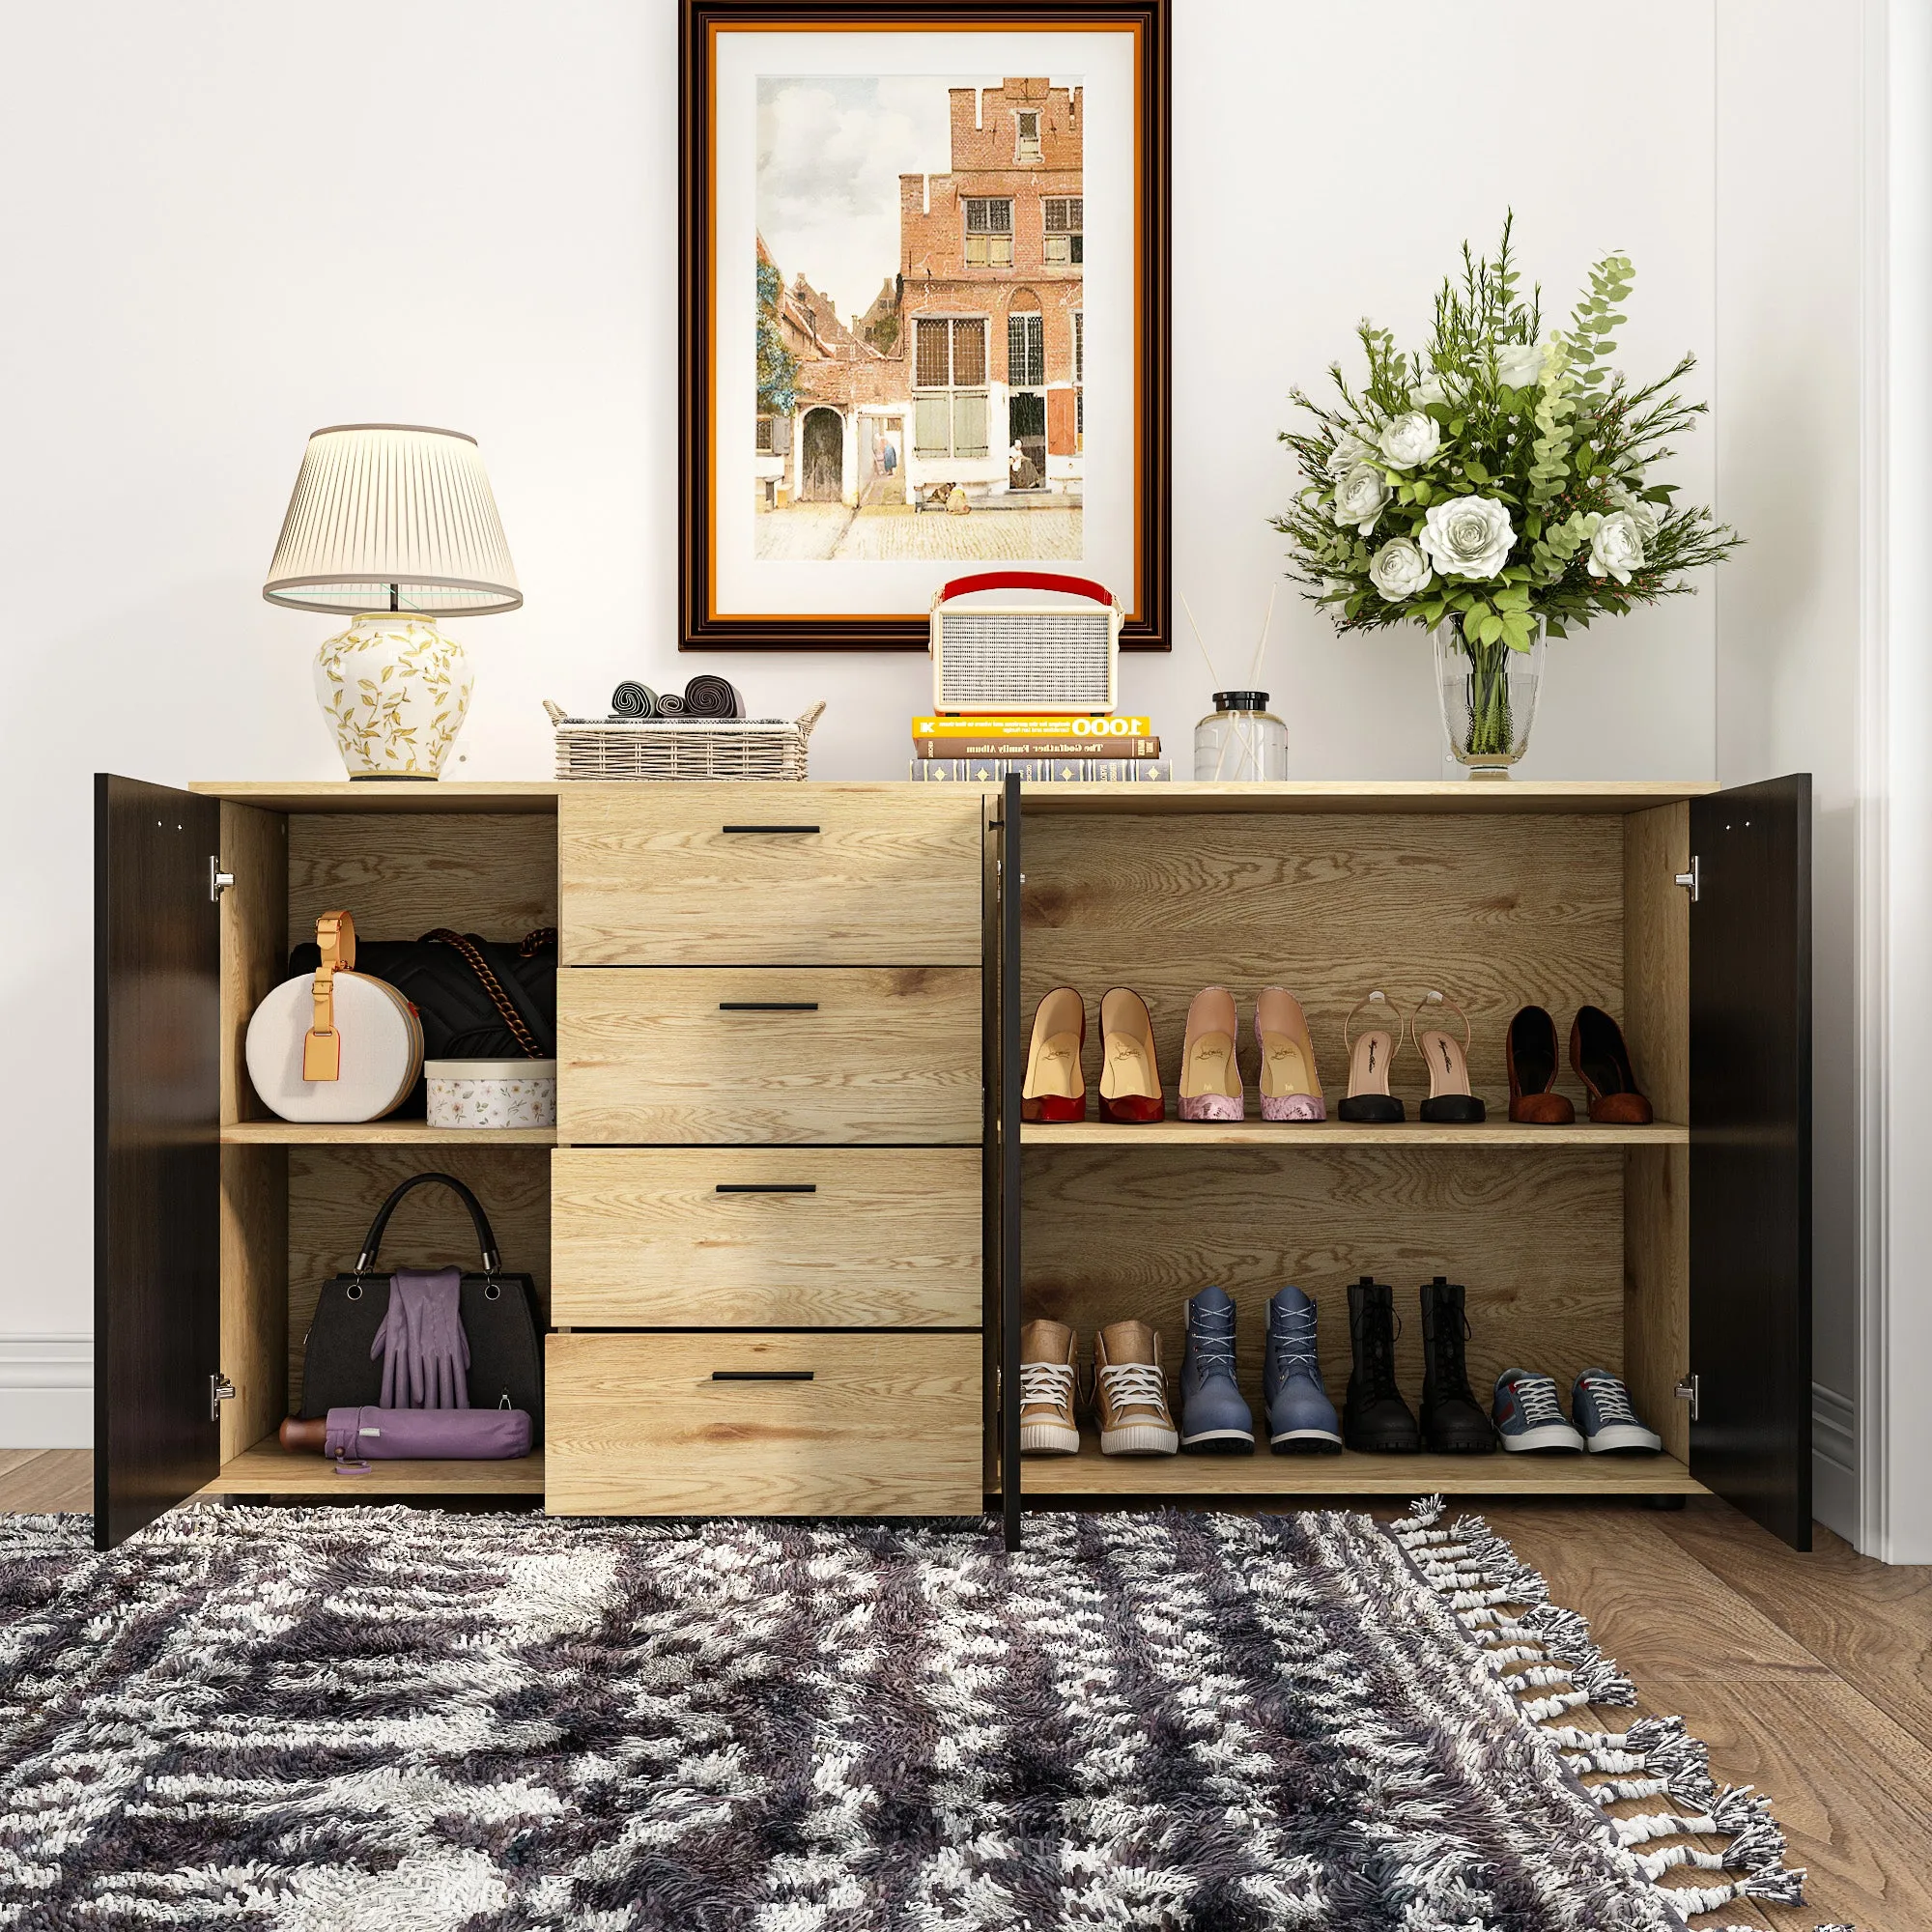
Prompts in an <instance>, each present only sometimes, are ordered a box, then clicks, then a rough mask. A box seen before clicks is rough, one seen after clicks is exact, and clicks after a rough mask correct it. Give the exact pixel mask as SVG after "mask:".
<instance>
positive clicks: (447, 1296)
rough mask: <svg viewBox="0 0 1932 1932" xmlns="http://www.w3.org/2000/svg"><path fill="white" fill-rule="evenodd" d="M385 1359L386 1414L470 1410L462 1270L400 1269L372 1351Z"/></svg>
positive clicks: (391, 1279) (384, 1393)
mask: <svg viewBox="0 0 1932 1932" xmlns="http://www.w3.org/2000/svg"><path fill="white" fill-rule="evenodd" d="M369 1354H370V1358H371V1359H372V1360H373V1359H374V1358H375V1357H376V1356H378V1355H380V1356H381V1357H382V1358H383V1403H382V1406H384V1408H468V1407H469V1337H468V1336H467V1335H466V1334H465V1333H464V1332H463V1272H462V1270H461V1269H460V1268H453V1267H447V1268H398V1269H397V1270H396V1272H395V1273H394V1274H393V1275H391V1276H390V1278H389V1312H388V1314H387V1315H386V1316H385V1317H384V1320H383V1325H382V1327H381V1328H380V1329H379V1330H378V1331H377V1334H376V1339H375V1341H374V1343H373V1344H372V1345H371V1346H370V1350H369Z"/></svg>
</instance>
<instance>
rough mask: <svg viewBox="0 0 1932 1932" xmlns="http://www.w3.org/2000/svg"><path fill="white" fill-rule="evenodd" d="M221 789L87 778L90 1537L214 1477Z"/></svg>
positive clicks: (108, 1534)
mask: <svg viewBox="0 0 1932 1932" xmlns="http://www.w3.org/2000/svg"><path fill="white" fill-rule="evenodd" d="M220 837H221V808H220V806H219V805H218V804H217V803H216V802H215V801H214V800H213V799H206V798H196V797H194V796H192V795H191V794H189V793H187V792H180V791H171V790H169V789H168V788H166V787H165V786H162V785H151V784H142V783H139V782H138V781H134V780H131V779H118V778H112V777H109V776H108V775H107V774H106V773H99V774H97V775H96V778H95V907H94V958H95V1019H94V1025H95V1039H94V1078H95V1095H94V1106H95V1113H94V1135H95V1147H94V1540H95V1544H96V1547H97V1548H101V1549H111V1548H113V1547H114V1546H115V1545H116V1544H118V1543H120V1542H121V1541H122V1540H123V1539H124V1538H126V1537H128V1536H131V1535H132V1534H133V1532H134V1531H135V1530H137V1529H139V1528H140V1527H141V1526H142V1525H143V1524H144V1523H148V1522H152V1521H153V1520H154V1519H155V1518H156V1517H157V1516H159V1515H160V1513H161V1512H162V1511H163V1510H164V1509H167V1508H169V1507H170V1506H171V1505H173V1504H175V1503H178V1502H180V1501H181V1500H182V1499H183V1498H184V1497H185V1496H187V1495H190V1494H192V1493H193V1492H194V1491H196V1490H198V1489H199V1488H200V1487H201V1486H202V1485H203V1484H204V1483H207V1482H209V1481H211V1480H212V1479H213V1476H214V1474H215V1471H216V1467H217V1465H218V1463H219V1459H220V1448H219V1444H220V1431H219V1428H218V1426H217V1425H216V1424H215V1423H214V1422H213V1420H211V1418H210V1409H211V1407H212V1399H211V1396H212V1392H211V1389H210V1378H211V1377H212V1376H213V1375H214V1374H215V1373H216V1372H217V1371H218V1369H219V1366H220V1361H219V1352H220V1335H221V1328H220V1322H221V1302H220V1294H221V1241H220V1220H219V1215H220V1189H221V1167H220V1160H221V1154H220V1148H219V1145H218V1133H219V1122H220V1106H221V1084H220V1050H219V1040H220V1009H221V927H220V909H219V907H218V906H217V905H216V904H215V901H214V897H213V889H212V882H211V867H210V863H209V862H210V860H211V858H212V857H213V855H214V854H215V853H217V852H218V851H219V850H220Z"/></svg>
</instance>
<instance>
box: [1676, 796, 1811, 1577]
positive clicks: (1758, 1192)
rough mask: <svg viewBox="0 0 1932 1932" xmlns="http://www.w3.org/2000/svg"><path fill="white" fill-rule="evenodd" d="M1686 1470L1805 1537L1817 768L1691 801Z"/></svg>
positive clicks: (1792, 1540) (1780, 1528)
mask: <svg viewBox="0 0 1932 1932" xmlns="http://www.w3.org/2000/svg"><path fill="white" fill-rule="evenodd" d="M1690 850H1691V853H1692V854H1693V857H1692V860H1691V868H1692V874H1693V878H1694V886H1693V893H1694V900H1693V903H1692V905H1691V908H1690V1371H1691V1377H1692V1382H1691V1386H1692V1388H1693V1389H1694V1391H1695V1402H1694V1405H1693V1408H1692V1421H1691V1425H1690V1473H1691V1474H1692V1475H1693V1476H1695V1477H1696V1478H1697V1480H1698V1481H1699V1482H1701V1483H1703V1484H1704V1485H1706V1486H1707V1487H1708V1488H1710V1489H1712V1490H1715V1491H1716V1492H1718V1494H1719V1495H1720V1496H1722V1497H1724V1498H1725V1499H1726V1500H1727V1501H1729V1502H1732V1503H1735V1504H1736V1505H1737V1507H1738V1508H1739V1509H1741V1510H1743V1511H1744V1512H1745V1513H1746V1515H1747V1516H1752V1517H1755V1518H1756V1519H1757V1520H1758V1521H1759V1522H1761V1523H1763V1524H1764V1526H1765V1527H1766V1528H1767V1529H1769V1530H1771V1531H1773V1532H1774V1533H1775V1534H1776V1535H1777V1536H1781V1537H1782V1538H1783V1539H1784V1541H1785V1542H1786V1543H1788V1544H1790V1545H1791V1547H1792V1548H1794V1549H1808V1548H1810V1547H1811V780H1810V776H1809V774H1808V773H1807V774H1800V775H1799V776H1797V777H1795V778H1785V779H1772V780H1768V781H1765V782H1764V783H1762V784H1752V785H1740V786H1738V787H1737V788H1735V789H1734V790H1731V791H1721V792H1718V793H1715V794H1714V795H1712V796H1711V797H1708V798H1700V799H1695V800H1693V801H1692V802H1691V806H1690Z"/></svg>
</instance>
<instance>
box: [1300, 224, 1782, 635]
mask: <svg viewBox="0 0 1932 1932" xmlns="http://www.w3.org/2000/svg"><path fill="white" fill-rule="evenodd" d="M1512 225H1513V224H1512V221H1510V220H1508V219H1506V220H1505V221H1504V223H1503V232H1502V239H1501V241H1500V242H1499V243H1498V245H1497V249H1496V254H1495V257H1494V259H1493V260H1490V259H1487V258H1485V257H1481V256H1478V255H1476V254H1475V253H1474V252H1473V251H1472V250H1471V249H1470V247H1469V245H1468V243H1467V242H1464V243H1463V268H1462V274H1461V276H1460V277H1454V276H1452V277H1449V278H1447V279H1445V280H1444V282H1443V284H1442V287H1441V289H1440V290H1439V291H1438V293H1437V295H1436V298H1435V316H1434V321H1433V325H1432V327H1431V331H1430V338H1429V343H1428V347H1427V349H1426V350H1425V351H1424V353H1422V354H1420V355H1406V354H1405V353H1404V352H1403V351H1401V350H1400V349H1398V348H1397V346H1396V342H1395V338H1394V336H1393V335H1392V334H1391V333H1390V332H1389V331H1388V330H1387V329H1384V328H1379V327H1377V326H1376V325H1375V324H1374V323H1373V322H1368V321H1364V322H1363V323H1361V324H1360V325H1359V327H1357V329H1356V335H1357V337H1358V339H1359V341H1360V343H1361V348H1362V355H1363V359H1364V362H1365V363H1366V367H1367V374H1366V377H1365V379H1364V380H1363V381H1362V383H1361V384H1360V386H1359V387H1358V388H1357V387H1351V386H1350V382H1349V379H1348V377H1347V376H1346V375H1345V374H1344V373H1343V371H1342V369H1341V367H1340V365H1339V364H1338V365H1335V366H1334V367H1332V368H1331V369H1330V371H1329V376H1330V380H1331V382H1332V384H1333V388H1334V395H1333V398H1332V399H1331V400H1330V402H1329V403H1328V404H1326V405H1325V406H1324V405H1323V404H1321V403H1317V402H1315V401H1313V400H1312V399H1311V398H1310V397H1308V396H1307V395H1305V394H1304V393H1303V392H1302V391H1301V390H1299V389H1296V390H1293V392H1292V394H1291V400H1292V401H1293V403H1294V404H1295V405H1296V406H1297V407H1298V408H1299V409H1300V410H1302V411H1303V412H1306V414H1307V415H1308V416H1310V417H1312V418H1313V422H1312V426H1310V427H1308V428H1305V429H1302V430H1290V431H1284V432H1283V434H1282V438H1281V440H1282V441H1283V442H1285V443H1287V444H1288V446H1289V447H1290V448H1291V449H1292V450H1293V452H1294V455H1295V458H1296V460H1297V462H1298V463H1299V465H1300V468H1301V470H1302V474H1303V479H1304V481H1303V487H1302V488H1301V490H1300V491H1299V492H1298V494H1297V495H1296V497H1295V498H1294V501H1293V504H1292V505H1291V506H1290V507H1289V508H1288V509H1287V510H1286V511H1284V512H1283V513H1282V514H1281V515H1280V516H1278V517H1276V518H1275V519H1274V520H1273V522H1274V526H1275V527H1276V528H1277V529H1278V530H1280V531H1281V532H1282V533H1283V534H1284V535H1285V536H1286V537H1287V538H1288V539H1289V547H1290V555H1291V568H1290V575H1291V576H1292V577H1293V578H1294V579H1295V580H1296V581H1297V582H1301V583H1302V584H1304V585H1306V586H1307V594H1308V595H1309V597H1310V598H1311V599H1312V600H1313V601H1314V602H1316V603H1318V604H1320V605H1321V606H1322V607H1324V608H1325V609H1326V610H1327V611H1328V613H1329V615H1330V617H1331V618H1332V619H1333V621H1334V623H1335V625H1336V628H1337V629H1338V630H1341V631H1345V632H1347V631H1366V630H1378V629H1381V628H1384V627H1385V626H1387V625H1390V624H1400V623H1420V624H1423V625H1424V626H1434V625H1435V624H1438V623H1440V622H1442V621H1443V620H1444V619H1445V618H1447V617H1454V618H1457V619H1459V620H1460V621H1461V623H1462V626H1463V634H1464V636H1465V637H1466V638H1468V639H1470V640H1471V642H1472V643H1475V644H1478V645H1480V646H1483V647H1488V648H1494V647H1498V646H1501V647H1507V648H1508V649H1510V650H1517V651H1522V650H1527V649H1528V648H1529V646H1530V644H1531V642H1532V641H1533V639H1534V637H1535V633H1536V627H1537V626H1538V624H1542V625H1543V626H1545V627H1546V628H1547V629H1548V633H1549V634H1550V635H1551V636H1552V637H1563V636H1566V635H1567V634H1568V633H1569V632H1570V631H1571V630H1576V629H1581V628H1583V627H1584V626H1587V625H1588V624H1589V623H1590V621H1591V620H1592V619H1593V618H1595V617H1597V616H1599V615H1601V614H1602V613H1604V612H1605V611H1608V612H1610V613H1612V614H1617V615H1621V614H1622V613H1624V612H1625V611H1630V610H1632V609H1633V608H1634V606H1636V605H1638V604H1649V603H1654V602H1656V601H1657V600H1658V599H1660V598H1662V597H1675V596H1683V595H1687V594H1689V593H1690V591H1691V590H1692V588H1693V587H1694V586H1693V585H1692V584H1691V583H1690V582H1689V581H1688V579H1689V576H1690V573H1691V572H1692V571H1695V570H1699V569H1701V568H1703V567H1704V566H1705V565H1707V564H1714V563H1718V562H1720V561H1721V560H1722V559H1723V558H1724V557H1726V556H1728V555H1729V554H1731V553H1732V552H1733V551H1734V550H1735V549H1736V548H1737V547H1738V545H1739V544H1740V543H1741V542H1742V541H1743V539H1742V538H1740V537H1739V536H1738V535H1737V534H1736V532H1735V531H1733V530H1731V529H1730V528H1729V527H1728V526H1725V525H1722V524H1719V523H1718V522H1717V521H1716V519H1715V518H1714V517H1713V515H1712V513H1711V512H1710V510H1708V509H1701V508H1697V509H1693V508H1673V507H1672V497H1673V494H1674V487H1675V486H1673V485H1671V484H1666V483H1653V482H1651V481H1650V480H1649V478H1648V473H1647V472H1648V471H1649V470H1650V469H1652V467H1653V466H1655V465H1658V464H1661V463H1663V462H1666V461H1668V459H1669V458H1670V456H1671V455H1672V454H1673V451H1672V448H1671V441H1672V440H1673V439H1674V438H1676V437H1678V436H1681V435H1682V434H1684V433H1685V432H1687V431H1688V430H1690V428H1692V427H1693V426H1694V423H1695V419H1696V418H1697V417H1698V416H1699V415H1701V414H1703V413H1704V408H1705V406H1704V405H1703V404H1702V403H1690V402H1686V401H1685V400H1684V399H1683V398H1682V397H1681V396H1680V395H1679V394H1678V393H1677V388H1676V385H1677V384H1679V383H1681V382H1682V381H1683V379H1684V378H1685V377H1686V376H1688V375H1689V374H1690V371H1691V369H1692V368H1693V367H1694V366H1695V365H1694V362H1693V359H1692V358H1691V357H1690V356H1689V355H1686V356H1685V357H1684V358H1683V359H1682V360H1681V361H1679V362H1678V363H1677V365H1676V366H1675V367H1674V368H1672V369H1671V370H1670V371H1669V372H1668V373H1667V374H1666V375H1664V376H1663V377H1662V378H1661V379H1659V380H1658V381H1656V382H1653V383H1650V384H1643V385H1641V386H1635V387H1633V386H1632V385H1631V384H1629V383H1628V382H1627V380H1626V379H1625V377H1624V376H1623V374H1622V373H1621V372H1620V371H1618V370H1617V369H1616V368H1615V367H1614V366H1613V363H1612V355H1613V352H1614V350H1615V346H1616V331H1617V330H1618V329H1619V328H1620V327H1623V325H1624V323H1625V321H1626V320H1627V317H1626V316H1625V314H1624V304H1625V303H1626V302H1627V301H1628V300H1629V298H1630V294H1631V290H1632V288H1633V287H1634V282H1635V272H1634V270H1633V268H1632V266H1631V261H1630V258H1629V257H1628V256H1627V255H1621V254H1616V255H1607V256H1605V258H1604V260H1602V261H1601V262H1599V263H1597V264H1596V266H1595V267H1594V268H1592V269H1591V270H1590V273H1589V285H1588V288H1587V289H1586V291H1585V292H1584V294H1583V295H1582V297H1581V298H1579V299H1578V301H1577V306H1576V308H1575V309H1574V310H1573V311H1572V313H1571V317H1570V323H1569V327H1567V328H1564V329H1560V330H1552V331H1551V332H1550V333H1549V334H1548V335H1547V336H1546V335H1545V334H1544V333H1543V321H1542V291H1541V289H1540V288H1532V289H1531V291H1530V294H1529V296H1528V298H1526V299H1525V298H1524V297H1523V295H1522V293H1521V288H1522V279H1521V274H1520V270H1519V269H1518V266H1517V262H1516V258H1515V255H1514V253H1513V251H1512V246H1511V240H1512V236H1511V231H1512ZM1415 412H1419V413H1421V414H1423V415H1426V416H1428V417H1429V418H1430V419H1431V421H1433V422H1434V423H1435V428H1436V430H1437V432H1438V433H1439V440H1438V442H1437V446H1436V448H1435V451H1434V452H1433V453H1432V454H1430V455H1429V456H1428V457H1426V458H1424V459H1423V460H1421V461H1419V462H1416V463H1414V464H1410V465H1406V466H1405V465H1401V464H1398V463H1394V462H1391V461H1390V460H1389V458H1388V454H1387V452H1386V451H1385V450H1383V449H1382V448H1381V447H1380V445H1379V441H1378V439H1379V438H1380V437H1381V436H1382V433H1383V432H1384V431H1385V430H1387V429H1388V427H1389V425H1390V424H1391V423H1392V422H1394V421H1395V419H1396V418H1397V417H1399V416H1404V415H1407V414H1410V413H1415ZM1409 427H1413V426H1409ZM1392 446H1393V447H1394V448H1395V450H1396V454H1397V455H1401V454H1403V453H1404V450H1403V448H1402V446H1401V444H1400V442H1399V441H1397V442H1394V443H1392ZM1363 465H1366V466H1367V467H1368V468H1370V469H1373V470H1374V471H1375V472H1376V473H1377V474H1378V475H1379V476H1380V478H1381V479H1382V482H1383V483H1384V484H1385V485H1386V486H1387V488H1388V490H1389V493H1390V494H1389V498H1388V501H1387V502H1386V503H1385V504H1384V505H1383V506H1382V508H1381V510H1380V511H1379V512H1378V515H1377V517H1376V519H1375V522H1374V524H1373V526H1371V528H1370V530H1369V532H1368V534H1367V535H1366V536H1365V535H1363V534H1362V533H1361V532H1360V531H1359V530H1358V529H1357V528H1356V526H1355V523H1354V522H1346V523H1342V524H1338V523H1337V522H1336V520H1335V497H1336V490H1337V486H1338V484H1339V483H1340V482H1341V481H1342V479H1343V477H1344V476H1346V475H1348V474H1349V473H1350V472H1351V471H1352V470H1354V469H1359V468H1361V467H1362V466H1363ZM1470 498H1477V499H1480V505H1481V506H1492V505H1500V506H1501V507H1502V509H1503V510H1505V511H1506V512H1507V514H1508V518H1509V532H1508V534H1509V536H1510V539H1511V541H1510V543H1509V548H1508V551H1507V554H1504V555H1503V556H1502V557H1501V560H1500V562H1498V561H1496V560H1495V558H1494V555H1493V554H1492V552H1491V551H1489V550H1487V549H1485V550H1483V551H1482V552H1481V553H1480V554H1473V553H1472V554H1470V558H1469V561H1468V563H1467V564H1466V565H1465V568H1474V567H1476V566H1477V565H1480V566H1481V567H1482V568H1483V569H1486V570H1488V571H1489V573H1490V574H1489V575H1487V576H1471V575H1466V574H1462V573H1461V572H1458V571H1453V570H1452V571H1450V572H1448V573H1446V574H1445V571H1444V569H1443V565H1444V564H1445V563H1449V564H1455V563H1456V562H1458V560H1459V559H1458V556H1457V554H1456V553H1455V551H1454V548H1453V544H1452V543H1451V541H1450V539H1449V537H1448V536H1447V534H1446V533H1442V532H1435V531H1432V528H1431V525H1430V516H1431V512H1432V511H1435V512H1436V513H1437V517H1438V521H1440V520H1444V519H1446V520H1448V521H1449V522H1451V523H1452V524H1453V523H1454V522H1455V518H1454V515H1453V506H1455V505H1457V504H1459V503H1462V502H1464V501H1465V500H1466V499H1470ZM1485 514H1486V515H1487V516H1489V517H1490V518H1492V519H1493V517H1494V511H1493V509H1486V511H1485ZM1606 525H1607V526H1608V527H1607V528H1606V527H1605V526H1606ZM1397 541H1406V542H1407V543H1411V544H1414V545H1416V546H1417V548H1418V549H1419V550H1420V551H1421V553H1422V554H1423V556H1424V557H1425V558H1426V559H1427V560H1428V563H1429V566H1430V576H1429V578H1428V580H1427V581H1426V582H1420V583H1419V584H1417V582H1416V581H1415V575H1414V573H1413V572H1411V573H1410V574H1409V576H1408V578H1407V580H1406V581H1405V580H1404V579H1403V577H1402V574H1401V573H1400V572H1398V573H1397V575H1396V578H1395V580H1394V584H1393V587H1395V588H1396V590H1397V591H1398V594H1397V595H1396V596H1394V597H1393V598H1391V597H1385V596H1384V595H1383V593H1382V591H1381V590H1380V589H1379V588H1378V585H1377V583H1376V582H1375V579H1374V577H1373V576H1372V575H1371V567H1372V565H1373V564H1374V563H1375V561H1376V558H1377V556H1378V554H1380V553H1382V552H1383V551H1384V550H1385V549H1386V548H1387V547H1388V546H1389V545H1390V544H1391V543H1394V542H1397Z"/></svg>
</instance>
